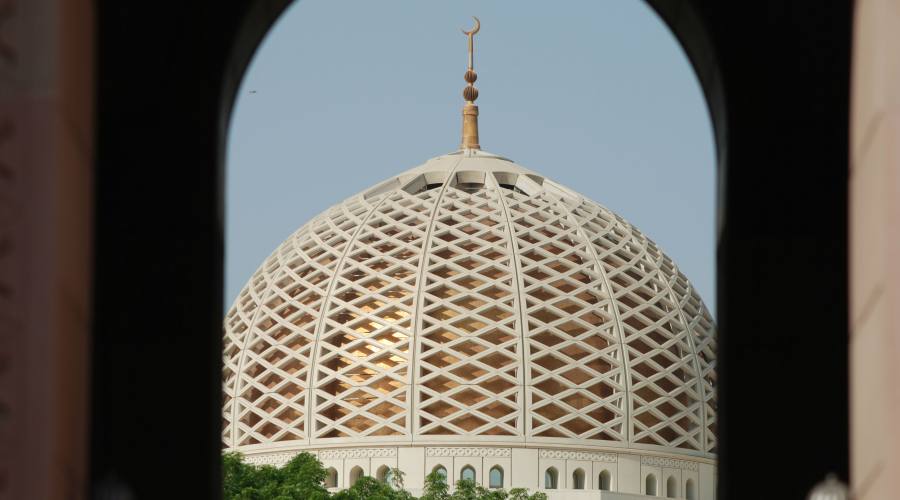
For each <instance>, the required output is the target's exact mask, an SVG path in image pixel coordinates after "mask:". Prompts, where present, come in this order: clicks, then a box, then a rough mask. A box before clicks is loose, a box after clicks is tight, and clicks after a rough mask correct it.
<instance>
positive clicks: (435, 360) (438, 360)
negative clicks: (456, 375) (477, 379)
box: [423, 351, 459, 368]
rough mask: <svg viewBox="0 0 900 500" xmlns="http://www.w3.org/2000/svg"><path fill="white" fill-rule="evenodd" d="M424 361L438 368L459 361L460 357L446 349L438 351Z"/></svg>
mask: <svg viewBox="0 0 900 500" xmlns="http://www.w3.org/2000/svg"><path fill="white" fill-rule="evenodd" d="M423 361H425V362H426V363H428V364H430V365H433V366H436V367H438V368H444V367H447V366H450V365H452V364H453V363H456V362H458V361H459V358H457V357H455V356H452V355H450V354H448V353H446V352H444V351H438V352H435V353H434V354H432V355H431V356H428V357H427V358H425V359H424V360H423Z"/></svg>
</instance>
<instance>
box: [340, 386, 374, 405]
mask: <svg viewBox="0 0 900 500" xmlns="http://www.w3.org/2000/svg"><path fill="white" fill-rule="evenodd" d="M373 399H375V397H374V396H372V395H371V394H369V393H367V392H365V391H362V390H358V391H354V392H352V393H350V394H347V395H345V396H344V397H342V398H341V400H342V401H344V402H345V403H350V404H352V405H353V406H356V407H360V406H365V405H367V404H369V403H370V402H371V401H372V400H373Z"/></svg>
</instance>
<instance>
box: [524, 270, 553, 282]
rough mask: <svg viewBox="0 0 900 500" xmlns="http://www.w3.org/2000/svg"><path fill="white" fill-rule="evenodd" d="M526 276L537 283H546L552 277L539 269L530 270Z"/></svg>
mask: <svg viewBox="0 0 900 500" xmlns="http://www.w3.org/2000/svg"><path fill="white" fill-rule="evenodd" d="M525 275H526V276H528V277H529V278H532V279H534V280H535V281H544V280H546V279H547V278H549V277H550V275H549V274H547V273H545V272H543V271H541V270H540V269H539V268H537V267H535V268H534V269H531V270H528V271H526V272H525Z"/></svg>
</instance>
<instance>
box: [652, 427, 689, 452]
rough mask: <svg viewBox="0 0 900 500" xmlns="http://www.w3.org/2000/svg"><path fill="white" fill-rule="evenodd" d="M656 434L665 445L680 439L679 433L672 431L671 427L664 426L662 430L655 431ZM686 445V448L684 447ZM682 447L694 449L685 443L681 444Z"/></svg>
mask: <svg viewBox="0 0 900 500" xmlns="http://www.w3.org/2000/svg"><path fill="white" fill-rule="evenodd" d="M656 434H657V435H658V436H659V437H661V438H663V439H664V440H665V441H666V442H667V443H671V442H673V441H675V440H677V439H678V438H679V437H681V432H679V431H677V430H675V429H673V428H672V427H669V426H665V427H663V428H662V429H660V430H658V431H656ZM685 445H686V446H685ZM682 446H684V447H689V448H694V447H693V446H692V445H690V444H688V443H687V441H685V442H684V443H682Z"/></svg>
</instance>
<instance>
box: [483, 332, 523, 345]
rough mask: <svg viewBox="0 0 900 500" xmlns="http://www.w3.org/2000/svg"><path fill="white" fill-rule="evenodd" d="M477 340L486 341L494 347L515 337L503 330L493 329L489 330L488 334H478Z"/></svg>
mask: <svg viewBox="0 0 900 500" xmlns="http://www.w3.org/2000/svg"><path fill="white" fill-rule="evenodd" d="M478 338H479V339H481V340H486V341H488V342H490V343H491V344H494V345H500V344H505V343H506V342H509V341H510V340H513V339H515V338H516V337H514V336H513V335H512V334H511V333H509V332H507V331H505V330H500V329H497V328H495V329H493V330H490V331H488V332H485V333H482V334H480V335H479V336H478Z"/></svg>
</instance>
